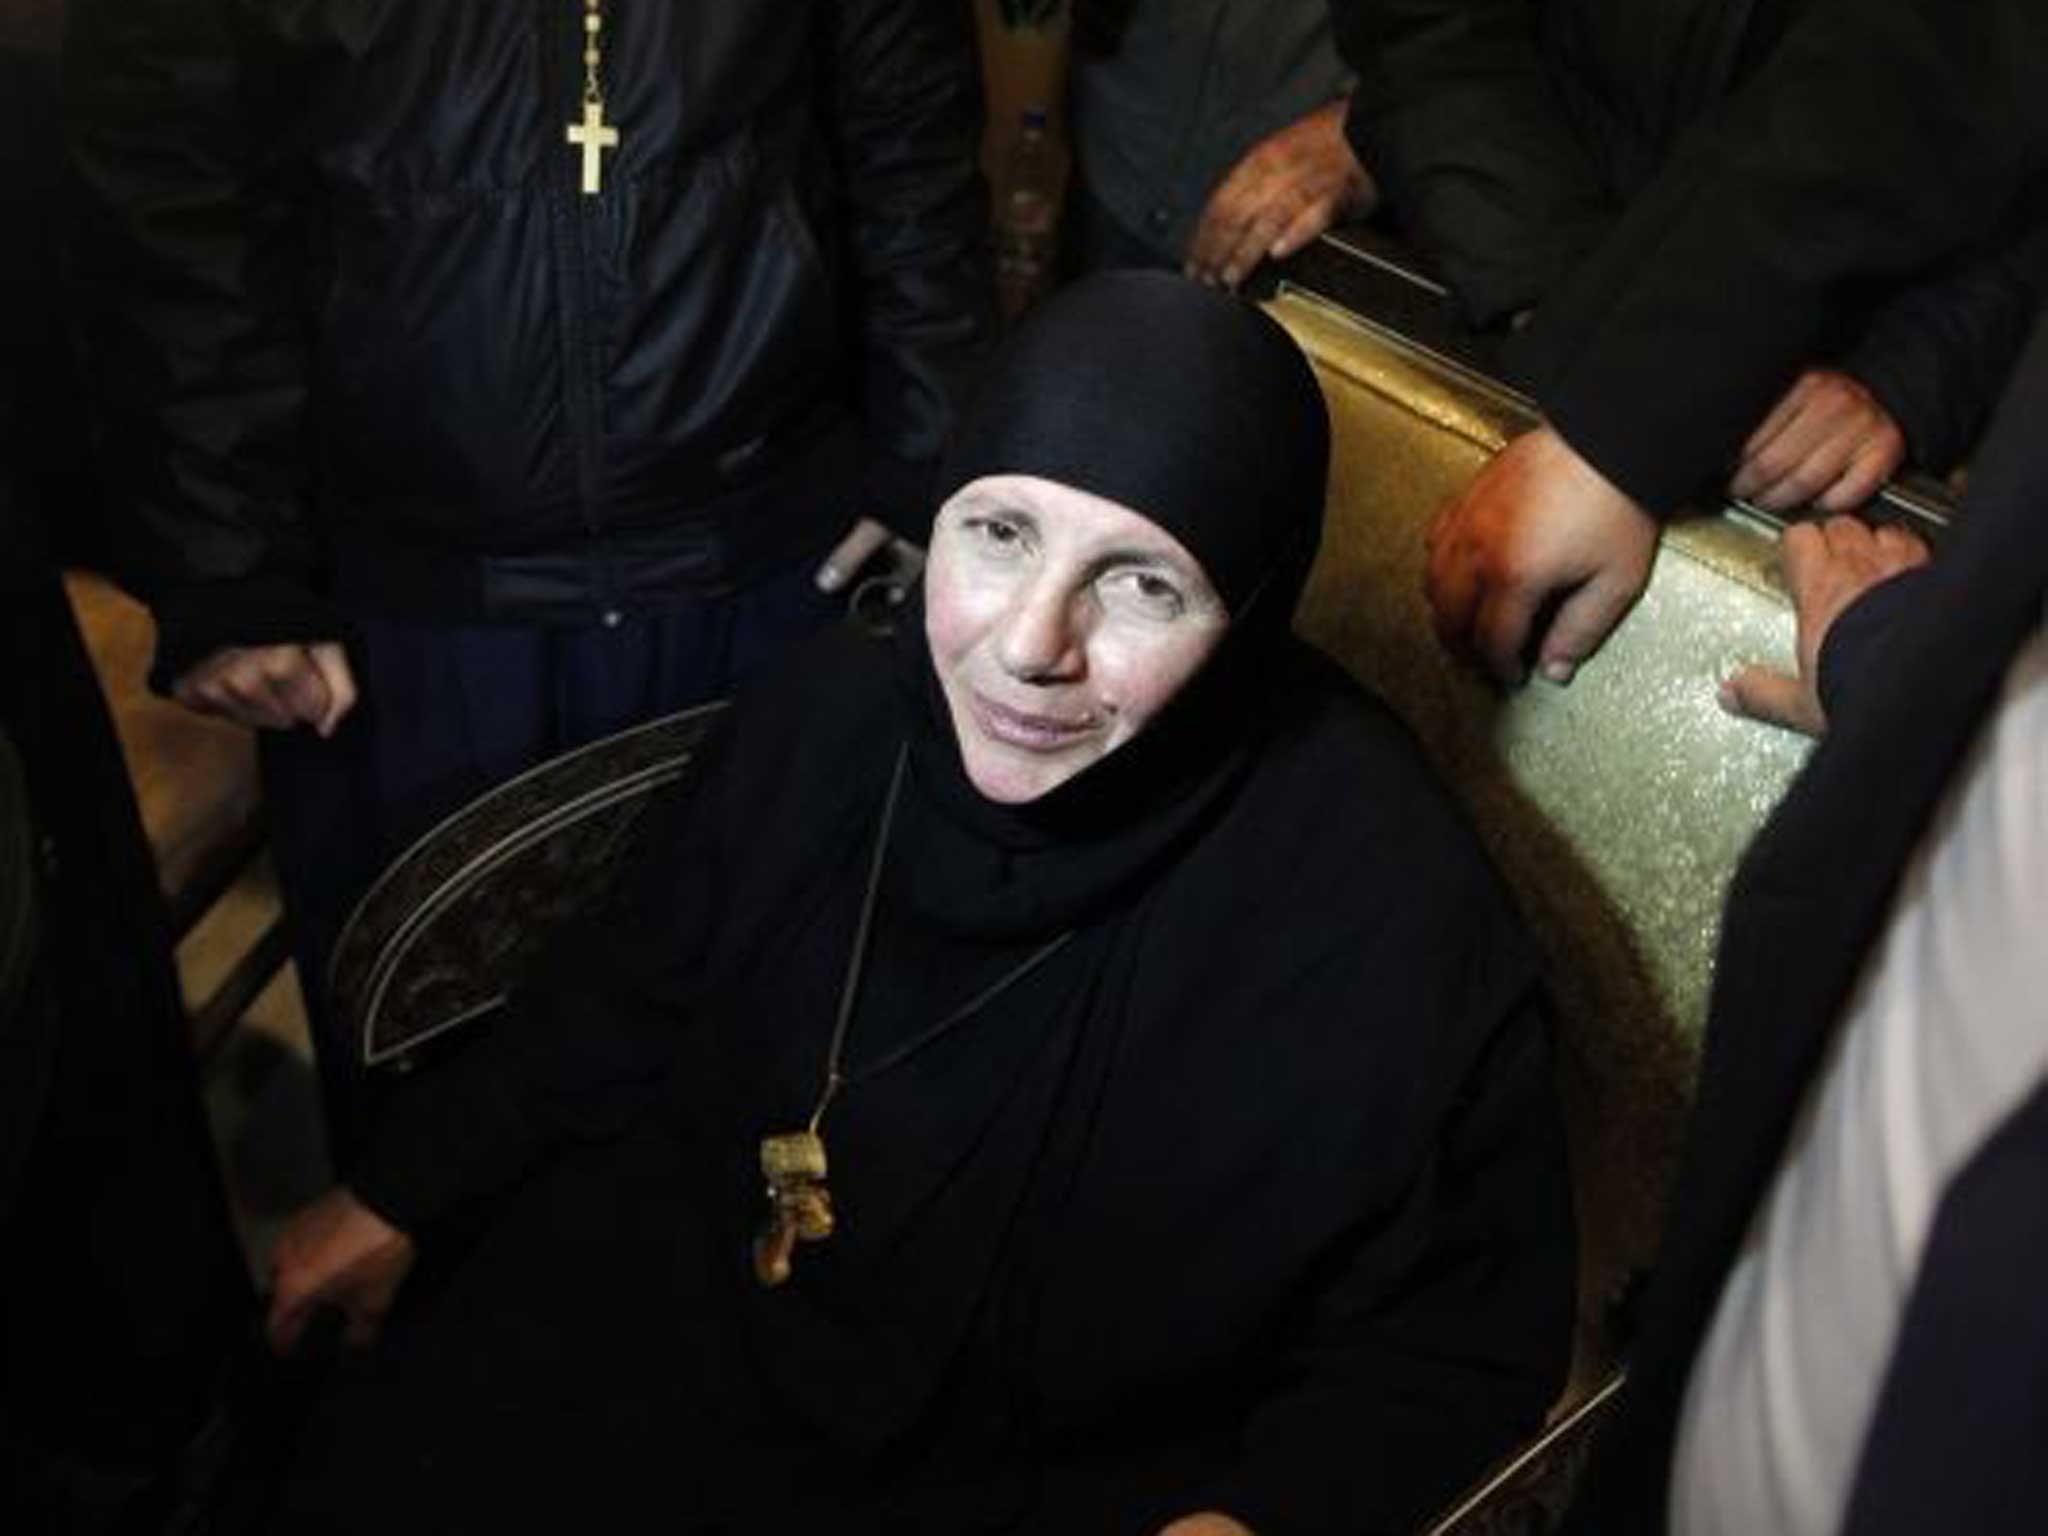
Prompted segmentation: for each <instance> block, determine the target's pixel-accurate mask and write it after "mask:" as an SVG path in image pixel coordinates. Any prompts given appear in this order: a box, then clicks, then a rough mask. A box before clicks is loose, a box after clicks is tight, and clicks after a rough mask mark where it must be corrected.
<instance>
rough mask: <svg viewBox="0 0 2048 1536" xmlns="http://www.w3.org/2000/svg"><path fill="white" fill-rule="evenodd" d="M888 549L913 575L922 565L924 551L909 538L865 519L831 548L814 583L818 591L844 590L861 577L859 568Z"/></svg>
mask: <svg viewBox="0 0 2048 1536" xmlns="http://www.w3.org/2000/svg"><path fill="white" fill-rule="evenodd" d="M885 546H887V547H889V548H890V549H892V550H893V551H894V553H895V556H896V558H897V560H898V561H899V562H900V563H902V564H903V565H905V566H907V567H908V568H909V569H910V570H911V571H912V572H915V571H916V570H918V568H919V567H921V566H922V565H923V564H924V551H923V550H921V549H919V548H918V547H917V546H916V545H915V544H913V543H911V542H910V541H909V540H908V539H899V538H897V537H896V535H894V534H893V533H891V532H890V531H889V530H888V529H887V528H885V527H884V526H883V525H882V524H880V523H878V522H876V521H875V520H874V519H873V518H872V517H864V518H862V519H861V520H860V521H859V522H857V523H855V524H854V525H853V528H852V530H851V531H850V532H849V533H848V534H847V535H846V537H845V538H843V539H841V540H840V541H839V542H838V543H837V544H836V545H834V546H833V549H832V553H831V554H829V555H827V556H826V557H825V563H824V564H822V565H820V566H819V567H818V574H817V576H816V578H815V579H816V581H817V583H818V590H819V591H820V592H840V591H844V590H845V588H846V584H847V583H848V582H850V581H852V580H853V578H854V577H855V576H857V575H859V574H860V571H861V568H862V567H863V566H865V565H866V564H867V563H868V562H869V561H870V560H872V559H874V557H875V556H876V555H877V554H879V553H880V552H881V551H882V549H883V548H884V547H885Z"/></svg>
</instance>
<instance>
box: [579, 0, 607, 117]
mask: <svg viewBox="0 0 2048 1536" xmlns="http://www.w3.org/2000/svg"><path fill="white" fill-rule="evenodd" d="M603 37H604V0H583V99H584V101H585V102H586V103H588V104H590V105H593V106H603V105H604V80H603V78H602V77H601V76H600V74H599V71H600V70H601V69H602V68H603V67H604V49H603V46H602V42H603Z"/></svg>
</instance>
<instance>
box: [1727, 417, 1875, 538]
mask: <svg viewBox="0 0 2048 1536" xmlns="http://www.w3.org/2000/svg"><path fill="white" fill-rule="evenodd" d="M1858 446H1859V443H1858V440H1857V438H1856V437H1855V435H1854V432H1853V430H1849V431H1845V430H1844V426H1843V423H1842V420H1841V418H1840V416H1839V415H1838V414H1836V413H1835V412H1833V411H1832V410H1829V409H1827V408H1826V407H1823V406H1820V405H1813V406H1811V407H1809V408H1807V409H1805V410H1802V411H1800V413H1799V414H1798V415H1796V416H1794V417H1793V418H1792V419H1791V420H1790V421H1788V422H1787V423H1786V424H1785V426H1784V427H1783V428H1782V429H1781V430H1780V431H1779V432H1778V433H1777V434H1776V435H1775V436H1773V437H1772V438H1771V440H1770V441H1769V442H1768V443H1766V444H1765V445H1764V446H1763V447H1762V448H1760V449H1759V450H1758V451H1757V454H1756V456H1755V457H1754V458H1753V459H1751V460H1749V461H1748V462H1747V463H1746V464H1745V465H1744V466H1743V473H1742V474H1740V475H1738V476H1737V477H1736V479H1737V481H1738V483H1740V484H1742V485H1744V486H1745V487H1746V489H1743V490H1738V491H1737V492H1736V494H1737V495H1739V496H1744V497H1746V498H1747V499H1748V500H1750V501H1752V502H1754V503H1756V505H1757V506H1759V507H1762V508H1763V509H1764V510H1765V511H1767V512H1780V511H1783V510H1785V509H1786V508H1788V507H1797V506H1804V505H1805V504H1806V503H1807V502H1809V501H1811V500H1812V499H1813V498H1814V497H1815V496H1818V495H1819V494H1820V493H1821V492H1822V491H1824V490H1826V489H1827V488H1828V487H1829V486H1830V485H1832V484H1834V482H1835V481H1836V480H1837V479H1839V478H1840V477H1841V474H1842V471H1843V470H1844V469H1846V468H1847V467H1848V464H1849V459H1850V456H1851V455H1852V454H1853V453H1854V452H1855V451H1856V449H1857V447H1858Z"/></svg>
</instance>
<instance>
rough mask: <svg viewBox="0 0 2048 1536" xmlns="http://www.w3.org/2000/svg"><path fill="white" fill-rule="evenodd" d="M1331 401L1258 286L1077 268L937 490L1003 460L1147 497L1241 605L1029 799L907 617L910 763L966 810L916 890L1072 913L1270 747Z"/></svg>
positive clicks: (973, 926) (928, 907)
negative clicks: (995, 776) (962, 707)
mask: <svg viewBox="0 0 2048 1536" xmlns="http://www.w3.org/2000/svg"><path fill="white" fill-rule="evenodd" d="M1329 453H1330V436H1329V420H1328V416H1327V413H1326V412H1325V410H1324V406H1323V397H1322V392H1321V390H1320V389H1319V388H1318V387H1317V385H1316V381H1315V377H1314V375H1313V374H1312V373H1311V372H1310V370H1309V366H1308V363H1307V361H1306V359H1305V358H1304V357H1303V356H1302V354H1301V352H1300V350H1299V349H1298V348H1297V347H1296V346H1295V345H1294V343H1293V341H1292V340H1290V339H1289V338H1288V336H1287V333H1286V332H1285V331H1283V330H1282V329H1281V328H1280V327H1279V325H1277V324H1276V323H1275V322H1274V321H1272V320H1270V319H1268V318H1267V317H1266V316H1265V315H1264V314H1262V313H1261V312H1260V311H1259V310H1257V309H1255V308H1253V307H1252V306H1250V305H1248V304H1246V303H1244V302H1242V301H1240V300H1238V299H1236V298H1232V297H1229V296H1226V295H1224V294H1221V293H1217V292H1214V291H1212V290H1210V289H1207V288H1203V287H1201V286H1199V285H1197V284H1195V283H1192V282H1189V281H1187V280H1186V279H1184V278H1181V277H1178V276H1173V275H1169V274H1166V273H1158V272H1117V273H1106V274H1102V275H1100V276H1096V277H1091V278H1087V279H1084V280H1083V281H1081V282H1079V283H1076V284H1075V285H1073V286H1072V287H1070V288H1068V289H1066V290H1064V291H1063V292H1061V293H1060V294H1058V295H1056V296H1055V297H1054V298H1052V299H1051V300H1049V301H1048V302H1047V303H1045V304H1044V305H1042V306H1041V307H1040V308H1039V309H1037V310H1036V311H1034V312H1033V313H1032V314H1031V316H1030V317H1029V318H1028V319H1027V320H1026V321H1025V323H1024V325H1023V326H1022V327H1021V328H1020V329H1019V330H1018V331H1017V333H1016V334H1015V335H1014V336H1013V337H1012V338H1011V339H1010V340H1009V341H1008V342H1007V343H1006V344H1005V345H1004V347H1003V348H1002V350H1001V351H1000V352H999V353H998V354H997V357H996V359H995V361H994V363H993V364H992V366H991V370H990V373H989V375H988V377H987V379H986V381H985V382H984V384H983V385H982V387H981V389H980V391H979V393H978V394H977V395H976V397H975V399H974V401H973V404H972V405H971V407H970V408H969V410H968V412H967V414H966V416H965V417H964V418H963V419H962V421H961V423H960V427H959V430H958V432H957V433H956V435H955V438H954V441H953V444H952V446H951V448H950V450H949V452H948V453H947V456H946V463H945V469H944V472H943V474H942V476H941V478H940V481H939V485H940V487H941V490H942V496H943V497H950V496H951V495H952V494H953V493H954V492H955V491H957V490H959V489H960V488H961V487H962V486H964V485H966V484H968V483H969V482H971V481H974V480H977V479H980V478H982V477H984V476H988V475H998V474H1023V475H1035V476H1038V477H1039V478H1041V479H1046V480H1053V481H1057V482H1059V483H1061V484H1064V485H1070V486H1073V487H1075V488H1076V489H1079V490H1083V491H1088V492H1090V493H1092V494H1094V495H1097V496H1102V497H1106V498H1108V499H1109V500H1111V501H1115V502H1118V503H1120V504H1121V505H1123V506H1126V507H1129V508H1131V509H1132V510H1133V511H1135V512H1139V513H1141V514H1143V515H1144V516H1145V517H1146V518H1148V519H1149V520H1150V521H1152V522H1153V523H1155V524H1157V525H1158V526H1159V527H1160V528H1162V529H1164V530H1165V531H1166V532H1168V533H1170V534H1172V535H1173V536H1174V537H1175V538H1176V539H1178V540H1179V541H1180V543H1181V544H1182V545H1183V546H1184V547H1185V548H1186V549H1187V550H1188V552H1189V553H1190V554H1192V555H1193V556H1194V557H1195V559H1196V560H1197V561H1198V562H1199V563H1200V564H1201V567H1202V570H1203V573H1204V574H1205V575H1206V576H1207V577H1208V579H1209V582H1210V585H1211V586H1213V587H1214V588H1215V589H1216V592H1217V594H1218V595H1219V596H1220V597H1221V598H1222V599H1223V602H1224V604H1225V606H1226V607H1227V608H1228V610H1229V612H1230V628H1229V630H1228V631H1227V632H1226V633H1225V635H1224V638H1223V640H1222V642H1221V643H1220V644H1219V645H1218V647H1217V649H1216V651H1215V653H1214V654H1213V655H1212V656H1211V657H1210V658H1209V660H1208V662H1207V663H1206V664H1205V665H1204V667H1203V669H1202V671H1201V672H1200V673H1198V674H1197V676H1196V677H1195V679H1194V680H1193V681H1192V682H1190V683H1189V684H1188V685H1187V686H1186V687H1185V688H1184V689H1182V691H1181V692H1180V694H1178V695H1177V696H1176V697H1175V698H1174V700H1173V701H1172V703H1171V704H1170V705H1169V706H1168V708H1166V709H1165V710H1163V711H1162V712H1161V713H1160V715H1159V716H1158V717H1157V718H1156V719H1155V720H1153V721H1152V722H1151V723H1150V724H1149V725H1148V726H1147V727H1146V729H1145V730H1144V732H1143V733H1142V734H1141V735H1140V736H1138V737H1137V738H1136V739H1135V740H1132V741H1129V742H1126V743H1125V744H1124V745H1123V746H1121V747H1119V748H1118V749H1117V750H1116V751H1114V752H1112V753H1111V754H1110V755H1109V756H1107V757H1105V758H1103V759H1102V760H1101V761H1100V762H1097V763H1095V764H1093V765H1092V766H1090V767H1089V768H1087V769H1086V770H1085V771H1083V772H1081V773H1079V774H1076V775H1075V776H1074V777H1073V778H1071V779H1069V780H1068V781H1067V782H1066V783H1065V784H1062V785H1061V786H1060V787H1059V788H1057V789H1055V790H1054V791H1052V792H1051V793H1050V794H1047V795H1045V796H1043V797H1041V798H1040V799H1038V800H1035V801H1032V802H1030V803H1029V804H1026V805H1016V806H1002V805H996V804H993V803H992V802H990V801H987V800H985V799H983V798H982V796H981V795H980V794H979V792H977V791H976V790H975V788H974V787H973V785H972V783H971V782H969V780H968V778H967V776H966V770H965V768H964V767H963V765H962V763H961V760H960V750H959V743H958V742H957V741H956V739H955V738H954V734H953V724H952V718H951V716H950V714H949V712H948V711H947V708H946V704H945V699H944V696H943V694H942V692H941V691H940V687H939V682H938V678H937V676H936V675H935V674H934V672H933V670H932V666H931V658H930V652H929V650H928V648H927V647H926V644H925V637H924V617H923V612H922V609H921V607H919V606H913V608H912V611H911V612H910V613H909V614H908V615H907V616H906V619H905V622H904V624H903V626H902V628H901V630H899V636H900V639H901V643H902V648H903V659H904V680H905V684H906V690H907V694H908V696H909V699H910V704H911V709H910V715H911V732H910V734H911V753H912V765H913V770H914V775H915V780H916V782H917V785H918V787H919V789H920V791H921V795H920V797H919V798H921V799H923V800H927V801H929V802H930V803H931V805H932V806H933V807H935V808H936V809H937V810H938V811H939V812H940V813H941V814H942V815H943V817H944V818H945V819H946V820H948V821H950V822H952V823H953V824H954V827H955V828H956V829H957V830H958V831H960V832H962V833H965V834H967V836H966V837H964V838H960V839H955V838H948V837H945V836H943V835H941V834H940V833H939V832H938V831H937V830H936V829H927V830H926V833H925V836H926V837H927V838H928V839H930V841H931V843H932V844H933V845H934V852H936V849H937V848H938V847H943V848H944V850H945V851H944V853H943V854H942V855H939V856H934V857H926V858H923V859H921V860H920V861H919V863H918V866H917V869H916V871H915V874H914V876H913V885H914V889H913V892H912V896H913V900H914V902H915V904H916V905H917V907H918V908H919V909H920V910H921V911H922V912H923V914H924V915H925V916H926V917H928V918H930V919H932V920H934V921H936V922H939V923H941V924H944V925H947V926H950V927H953V928H955V929H957V930H962V931H968V932H974V933H978V934H983V935H988V936H995V935H1007V934H1027V933H1032V932H1043V931H1048V930H1051V929H1054V928H1059V927H1064V926H1069V925H1071V924H1072V923H1075V922H1078V921H1080V920H1082V919H1083V918H1085V917H1086V916H1088V915H1090V914H1091V913H1092V912H1094V911H1096V910H1099V909H1100V907H1101V906H1102V905H1104V904H1105V903H1107V902H1108V901H1110V900H1113V899H1114V898H1116V897H1117V896H1118V895H1120V894H1122V893H1125V892H1127V891H1129V890H1130V889H1131V888H1132V887H1133V886H1134V885H1136V884H1138V883H1139V882H1140V880H1141V877H1142V876H1143V875H1144V874H1146V873H1147V872H1148V871H1150V870H1151V869H1153V868H1155V867H1156V866H1157V863H1158V861H1159V860H1160V859H1161V858H1162V857H1164V856H1166V855H1167V854H1168V853H1170V852H1171V850H1172V849H1173V848H1174V847H1176V846H1178V845H1179V843H1180V840H1181V839H1182V838H1183V837H1184V836H1185V835H1187V834H1188V833H1189V832H1190V831H1192V830H1193V828H1194V827H1195V826H1196V825H1197V824H1198V823H1199V821H1200V818H1201V816H1202V814H1203V812H1204V811H1205V809H1207V808H1208V807H1209V806H1210V805H1211V804H1212V803H1213V802H1214V801H1215V800H1216V798H1217V797H1218V796H1219V795H1220V794H1221V793H1222V792H1223V791H1224V790H1225V789H1226V788H1227V787H1228V786H1229V784H1230V783H1232V782H1233V781H1234V780H1235V778H1236V776H1237V775H1238V773H1239V772H1240V771H1241V770H1242V768H1243V766H1244V764H1245V763H1246V762H1247V761H1248V760H1249V757H1250V755H1251V753H1252V752H1253V751H1254V750H1255V749H1256V746H1257V743H1258V741H1259V740H1260V738H1261V737H1262V735H1263V733H1264V731H1265V729H1266V727H1267V725H1268V723H1269V721H1270V718H1271V715H1272V711H1273V707H1274V705H1275V703H1276V700H1277V695H1278V693H1279V691H1280V690H1277V689H1276V688H1275V686H1274V684H1275V682H1276V680H1277V677H1278V676H1279V674H1280V673H1281V672H1282V671H1284V670H1285V669H1284V668H1283V667H1281V666H1280V663H1281V661H1282V659H1283V655H1282V653H1284V652H1285V651H1286V650H1287V649H1288V648H1289V647H1290V646H1291V645H1292V644H1293V643H1294V642H1293V641H1292V639H1291V636H1290V634H1289V629H1288V625H1289V622H1290V620H1291V619H1292V617H1293V612H1294V605H1295V603H1296V601H1297V600H1298V599H1299V598H1300V596H1301V589H1302V585H1303V583H1304V582H1305V581H1306V580H1307V579H1308V572H1309V567H1310V565H1311V564H1313V562H1314V560H1315V554H1316V547H1317V544H1318V541H1319V539H1320V537H1321V533H1322V520H1323V493H1324V483H1325V479H1326V477H1327V475H1328V471H1329Z"/></svg>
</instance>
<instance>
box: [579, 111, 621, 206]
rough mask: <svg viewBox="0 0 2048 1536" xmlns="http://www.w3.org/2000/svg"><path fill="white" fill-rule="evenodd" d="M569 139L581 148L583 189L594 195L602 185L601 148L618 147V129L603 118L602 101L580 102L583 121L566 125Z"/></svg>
mask: <svg viewBox="0 0 2048 1536" xmlns="http://www.w3.org/2000/svg"><path fill="white" fill-rule="evenodd" d="M569 142H570V143H571V144H572V145H575V146H577V147H579V148H580V149H582V151H583V192H584V195H585V196H586V197H595V196H596V195H597V194H598V193H599V192H600V191H601V190H603V187H604V158H603V157H604V152H605V151H606V150H608V149H617V148H618V147H619V130H618V129H617V128H615V127H613V126H612V125H611V124H610V123H608V122H606V121H605V120H604V103H603V102H601V101H586V102H584V103H583V121H582V122H580V123H571V124H570V125H569Z"/></svg>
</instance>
